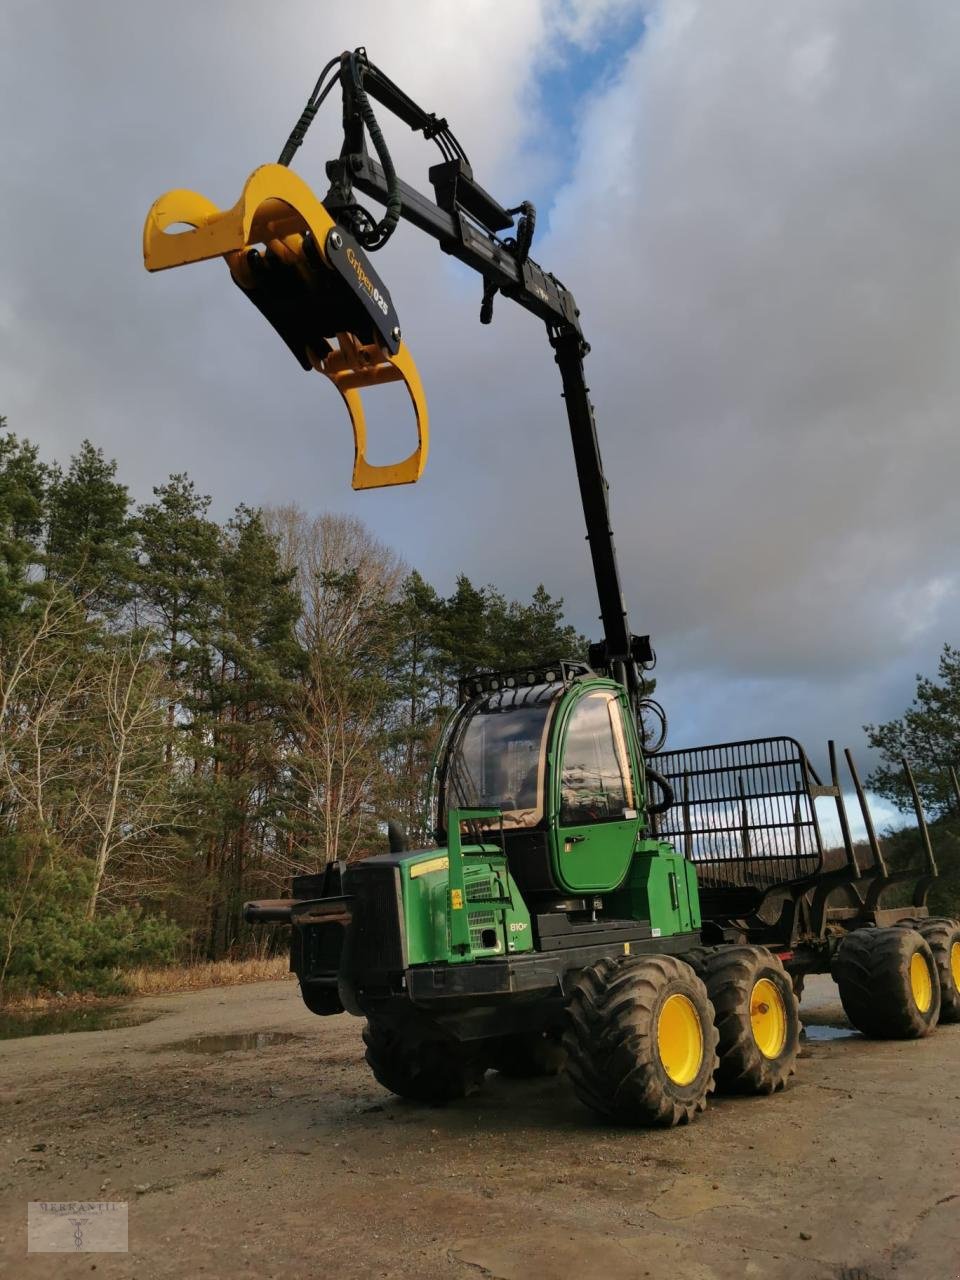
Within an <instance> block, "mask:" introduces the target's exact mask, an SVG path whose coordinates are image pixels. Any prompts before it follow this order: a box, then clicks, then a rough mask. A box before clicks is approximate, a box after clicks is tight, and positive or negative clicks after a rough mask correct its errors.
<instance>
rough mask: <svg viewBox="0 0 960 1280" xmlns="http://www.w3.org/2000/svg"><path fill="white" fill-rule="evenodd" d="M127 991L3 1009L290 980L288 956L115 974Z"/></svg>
mask: <svg viewBox="0 0 960 1280" xmlns="http://www.w3.org/2000/svg"><path fill="white" fill-rule="evenodd" d="M118 976H119V977H120V978H121V979H122V981H123V983H124V985H125V986H126V988H127V991H126V994H125V995H121V996H98V995H94V994H92V993H91V992H73V993H71V994H70V995H67V996H58V995H54V994H53V993H51V992H42V993H39V994H36V995H16V996H12V997H11V998H10V999H8V1000H6V1001H4V1003H3V1008H4V1009H8V1010H12V1011H16V1012H17V1013H42V1012H43V1011H44V1010H49V1009H51V1008H56V1009H63V1008H66V1007H68V1006H69V1007H73V1006H77V1007H80V1006H82V1005H105V1004H122V1003H123V1002H124V1000H128V999H129V998H130V996H159V995H163V994H164V993H169V992H171V991H200V990H202V989H203V988H204V987H233V986H237V985H238V984H240V983H243V982H269V981H271V980H276V979H277V978H289V977H290V976H291V974H290V972H289V960H288V958H287V956H269V957H267V958H266V959H253V960H216V961H209V962H205V963H203V964H181V965H169V966H168V967H167V968H165V969H126V970H124V971H123V972H122V973H121V974H119V975H118Z"/></svg>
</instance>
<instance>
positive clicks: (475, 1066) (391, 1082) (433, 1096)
mask: <svg viewBox="0 0 960 1280" xmlns="http://www.w3.org/2000/svg"><path fill="white" fill-rule="evenodd" d="M363 1042H364V1044H365V1045H366V1046H367V1051H366V1054H365V1057H366V1060H367V1065H368V1066H369V1068H370V1070H371V1071H372V1072H373V1074H374V1077H375V1078H376V1080H377V1082H378V1083H379V1084H382V1085H383V1087H384V1088H385V1089H389V1090H390V1092H391V1093H395V1094H397V1095H398V1096H399V1097H401V1098H410V1099H411V1100H412V1101H414V1102H427V1103H432V1104H433V1105H434V1106H442V1105H443V1104H444V1103H445V1102H452V1101H453V1100H454V1099H456V1098H465V1097H467V1095H468V1094H471V1093H475V1092H476V1091H477V1090H478V1089H479V1088H480V1085H481V1084H482V1083H483V1075H484V1067H483V1065H482V1063H481V1061H480V1059H479V1057H478V1055H477V1054H476V1052H474V1051H472V1050H470V1049H467V1048H466V1047H465V1046H464V1045H461V1044H460V1043H459V1042H458V1041H456V1040H452V1039H449V1038H447V1037H445V1036H443V1035H442V1034H441V1033H440V1032H438V1031H436V1030H435V1029H434V1028H432V1027H430V1026H428V1025H424V1024H421V1023H419V1022H416V1021H409V1022H407V1021H400V1022H388V1021H385V1020H382V1019H379V1018H368V1020H367V1022H366V1025H365V1026H364V1028H363Z"/></svg>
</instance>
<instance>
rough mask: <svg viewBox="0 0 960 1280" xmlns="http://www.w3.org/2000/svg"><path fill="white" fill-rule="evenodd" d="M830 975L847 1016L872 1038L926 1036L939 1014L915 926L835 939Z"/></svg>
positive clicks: (933, 972)
mask: <svg viewBox="0 0 960 1280" xmlns="http://www.w3.org/2000/svg"><path fill="white" fill-rule="evenodd" d="M832 972H833V976H834V978H835V980H836V983H837V986H838V987H839V988H840V1001H841V1003H842V1005H843V1008H844V1011H845V1012H846V1015H847V1017H848V1018H849V1019H850V1021H851V1022H852V1023H853V1025H854V1026H855V1027H856V1028H857V1030H858V1031H862V1032H863V1034H864V1035H865V1036H871V1037H873V1038H874V1039H877V1040H916V1039H919V1038H920V1037H921V1036H926V1035H929V1034H930V1032H931V1031H933V1030H934V1028H935V1027H936V1025H937V1018H938V1016H939V1013H940V980H939V978H938V976H937V966H936V963H935V961H934V958H933V953H932V952H931V950H930V947H929V946H928V945H927V943H926V942H925V941H924V940H923V938H922V937H921V936H920V934H919V933H918V932H917V931H916V930H915V929H904V928H901V927H894V928H890V929H857V930H856V931H855V932H854V933H848V934H847V936H846V937H845V938H844V939H843V941H842V942H841V943H840V946H839V948H838V950H837V953H836V955H835V956H834V960H833V968H832Z"/></svg>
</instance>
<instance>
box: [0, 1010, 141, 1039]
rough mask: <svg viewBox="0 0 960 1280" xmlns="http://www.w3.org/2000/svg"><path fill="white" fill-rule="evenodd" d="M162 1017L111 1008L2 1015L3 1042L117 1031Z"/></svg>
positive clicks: (0, 1020)
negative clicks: (81, 1032) (68, 1034)
mask: <svg viewBox="0 0 960 1280" xmlns="http://www.w3.org/2000/svg"><path fill="white" fill-rule="evenodd" d="M159 1016H160V1010H159V1009H158V1010H157V1012H156V1013H146V1012H142V1011H139V1010H134V1009H124V1008H118V1007H117V1006H116V1005H110V1006H108V1007H107V1008H105V1009H97V1008H95V1007H94V1008H79V1009H46V1010H43V1011H42V1012H41V1013H2V1014H0V1040H17V1039H19V1038H20V1037H21V1036H55V1035H60V1034H61V1033H63V1032H64V1031H115V1030H117V1029H119V1028H121V1027H139V1026H140V1024H141V1023H143V1022H152V1021H153V1019H154V1018H158V1017H159Z"/></svg>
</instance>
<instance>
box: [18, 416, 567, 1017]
mask: <svg viewBox="0 0 960 1280" xmlns="http://www.w3.org/2000/svg"><path fill="white" fill-rule="evenodd" d="M153 495H154V496H153V500H152V501H150V502H145V503H142V504H139V505H135V504H134V503H133V502H132V500H131V497H130V494H129V492H128V490H127V488H126V486H125V485H124V484H123V483H122V481H121V480H120V479H119V478H118V476H117V474H116V466H115V464H114V463H113V462H111V461H109V460H108V459H107V458H105V457H104V455H103V453H102V451H100V450H99V449H97V448H95V447H94V446H93V445H92V444H89V443H85V444H84V445H83V446H82V448H81V449H80V451H79V452H78V454H77V455H76V456H75V457H74V458H72V459H71V460H70V461H69V463H67V464H66V465H65V466H61V465H57V464H48V463H45V462H44V461H43V460H42V459H41V457H40V454H39V451H38V449H37V447H36V446H35V445H34V444H32V443H30V442H29V441H27V440H24V439H20V438H18V437H16V436H15V435H13V434H11V433H9V432H7V431H6V424H5V421H4V420H3V419H2V418H0V815H2V821H0V999H2V998H3V993H4V992H7V993H8V994H9V993H11V992H16V991H22V990H30V989H36V988H56V987H62V988H64V989H67V988H71V987H77V986H88V987H89V986H93V987H96V986H97V985H98V984H99V985H100V986H101V987H103V986H104V985H105V984H107V985H109V982H110V981H111V979H110V977H109V975H111V974H112V973H114V972H116V971H117V970H118V969H122V968H123V967H124V966H125V965H129V964H133V963H141V964H142V963H162V962H165V961H167V960H169V959H171V958H173V957H174V956H175V955H179V956H181V957H184V956H186V957H189V958H204V959H216V958H219V957H222V956H225V955H231V954H238V953H239V952H240V951H242V950H243V949H244V948H248V947H249V946H251V945H252V940H251V931H250V930H249V929H247V928H246V927H245V926H244V925H243V924H242V921H241V916H240V912H241V906H242V903H243V902H244V900H245V899H247V898H251V897H256V896H276V895H277V894H279V893H280V892H282V891H283V890H284V888H285V886H286V885H287V883H288V881H289V877H290V875H291V874H292V873H295V872H297V871H300V870H315V869H316V868H317V867H318V866H320V865H322V864H323V863H324V862H326V861H327V860H329V859H332V858H335V857H340V858H351V857H356V856H359V855H362V854H363V853H366V852H370V851H371V850H375V849H378V848H382V847H384V845H385V837H384V834H383V832H384V823H385V821H386V820H387V819H391V818H392V819H396V820H399V822H400V823H401V824H402V825H403V826H404V827H405V828H406V829H407V830H408V831H409V832H410V833H411V836H412V837H413V838H414V839H418V838H421V837H422V836H423V835H424V834H425V833H424V831H423V802H424V794H423V792H424V783H425V779H426V775H427V773H428V770H429V762H430V759H431V754H432V749H433V745H434V743H435V741H436V738H437V735H438V732H439V727H440V725H441V723H442V720H443V719H444V717H445V715H446V713H447V710H448V709H449V708H450V707H451V706H452V705H453V703H454V700H455V696H456V685H457V681H458V679H459V678H460V677H461V676H463V675H465V674H468V673H469V672H470V671H473V670H475V669H477V668H478V667H479V668H482V667H497V666H507V665H526V664H534V663H536V662H538V661H545V660H548V659H553V658H556V657H557V656H562V655H570V656H578V655H582V654H583V651H584V648H585V641H584V640H583V638H582V637H581V636H580V635H578V634H577V633H576V632H575V630H574V629H573V628H571V627H570V626H568V625H567V624H566V623H565V622H564V619H563V612H562V601H561V600H559V599H556V598H553V597H551V596H550V595H549V594H548V592H547V591H546V590H545V588H544V587H542V586H541V587H538V589H537V591H536V592H535V593H534V595H533V598H532V599H531V600H530V601H529V602H528V603H521V602H518V601H511V600H507V599H506V598H505V596H504V595H503V594H502V593H501V592H500V591H498V590H497V589H496V588H495V587H491V586H485V587H482V588H481V587H477V586H475V585H474V584H472V583H471V582H470V581H469V580H468V579H467V578H466V577H460V578H459V579H458V580H457V583H456V588H455V590H454V591H453V593H452V594H451V595H449V596H446V597H445V596H442V595H440V594H439V593H438V592H437V591H436V590H435V589H434V588H433V587H432V586H431V585H430V584H429V583H428V582H426V581H425V580H424V579H423V578H422V577H421V576H420V575H419V574H418V573H417V572H415V571H412V570H410V569H409V568H408V567H407V566H406V565H405V564H404V562H403V561H402V559H401V558H400V557H399V556H398V555H397V554H396V553H395V552H393V551H392V550H391V549H390V548H388V547H386V546H384V545H383V544H382V543H380V542H379V541H377V539H375V538H374V537H373V536H372V535H371V534H370V533H369V531H368V530H367V529H366V528H365V527H364V526H363V524H362V523H360V522H359V521H357V520H355V519H352V518H349V517H343V516H332V515H321V516H317V517H314V516H309V515H307V514H306V513H304V512H303V511H301V510H299V509H298V508H296V507H283V508H278V509H273V510H254V509H252V508H249V507H246V506H240V507H238V508H237V510H236V511H235V512H234V514H233V515H232V517H231V518H230V519H228V520H226V521H223V522H220V521H217V520H215V519H214V518H213V517H212V516H211V514H210V499H209V498H208V497H206V496H204V495H203V494H201V493H199V492H198V491H197V489H196V487H195V486H194V484H193V482H192V481H191V480H190V479H189V478H188V477H187V476H186V475H182V474H181V475H173V476H171V477H170V478H169V479H168V480H166V481H165V482H164V483H163V484H160V485H158V486H157V487H156V489H154V491H153Z"/></svg>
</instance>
